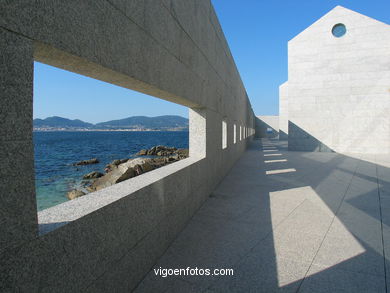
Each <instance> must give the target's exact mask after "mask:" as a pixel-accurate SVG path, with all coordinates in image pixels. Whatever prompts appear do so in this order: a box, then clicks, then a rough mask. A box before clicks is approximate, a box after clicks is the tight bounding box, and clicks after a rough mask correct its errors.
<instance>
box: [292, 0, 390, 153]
mask: <svg viewBox="0 0 390 293" xmlns="http://www.w3.org/2000/svg"><path fill="white" fill-rule="evenodd" d="M338 23H343V24H344V25H345V26H346V29H347V33H346V34H345V35H344V36H343V37H341V38H336V37H334V36H333V35H332V32H331V30H332V28H333V26H334V25H336V24H338ZM389 112H390V26H389V25H387V24H384V23H381V22H379V21H376V20H374V19H371V18H369V17H367V16H364V15H361V14H359V13H356V12H353V11H351V10H348V9H345V8H343V7H340V6H338V7H336V8H335V9H333V10H332V11H330V12H329V13H328V14H327V15H325V16H324V17H323V18H321V19H319V20H318V21H317V22H315V23H314V24H313V25H311V26H310V27H309V28H307V29H306V30H305V31H303V32H302V33H301V34H299V35H298V36H297V37H295V38H294V39H292V40H291V41H290V42H289V43H288V119H289V129H288V143H289V149H290V150H305V151H336V152H350V153H389V151H390V120H389V119H390V115H389Z"/></svg>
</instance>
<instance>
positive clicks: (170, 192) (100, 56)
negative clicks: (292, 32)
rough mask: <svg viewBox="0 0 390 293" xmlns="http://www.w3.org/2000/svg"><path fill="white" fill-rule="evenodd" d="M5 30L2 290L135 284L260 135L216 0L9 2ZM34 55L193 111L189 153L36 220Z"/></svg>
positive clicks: (0, 143)
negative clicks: (237, 135)
mask: <svg viewBox="0 0 390 293" xmlns="http://www.w3.org/2000/svg"><path fill="white" fill-rule="evenodd" d="M0 36H1V38H0V39H1V41H0V52H1V55H0V56H1V57H0V65H1V66H0V71H1V74H0V88H1V99H0V106H1V107H0V115H1V116H0V118H1V119H2V121H3V124H4V125H3V127H2V130H1V131H2V133H1V136H0V159H1V161H2V164H3V167H2V169H1V171H0V173H1V176H0V178H1V179H0V180H1V182H0V183H1V187H0V203H1V205H0V223H1V228H0V235H1V237H0V280H1V282H0V291H1V292H29V293H32V292H129V291H131V290H132V289H133V288H134V287H136V285H137V284H138V282H139V281H140V280H141V279H142V278H143V277H144V275H145V274H146V273H147V272H148V271H149V270H150V268H151V267H152V266H153V265H154V264H155V262H156V261H157V259H158V258H159V257H160V256H161V255H162V254H163V253H164V251H165V250H166V249H167V247H168V246H169V244H170V243H171V242H172V241H173V240H174V239H175V237H176V235H177V234H178V233H179V232H180V231H181V230H182V229H183V228H184V227H185V225H186V223H187V222H188V220H189V219H190V218H191V216H192V215H193V214H194V212H195V211H197V210H198V209H199V208H200V207H201V205H202V203H203V202H204V201H205V200H206V198H207V197H208V196H209V194H210V193H211V192H212V191H213V190H214V188H215V187H216V186H217V184H218V183H219V182H220V181H221V180H222V179H223V177H224V176H225V175H226V173H227V172H228V171H229V170H230V169H231V168H232V166H233V164H234V163H235V162H236V160H237V159H238V158H239V157H240V156H241V154H242V153H243V152H244V151H245V150H246V147H247V145H248V143H249V142H250V141H251V139H252V135H253V129H254V127H255V125H254V121H255V120H254V119H255V118H254V114H253V111H252V108H251V105H250V102H249V99H248V96H247V94H246V91H245V88H244V86H243V84H242V81H241V78H240V75H239V73H238V70H237V68H236V65H235V63H234V60H233V57H232V55H231V53H230V50H229V47H228V45H227V42H226V39H225V37H224V35H223V32H222V29H221V27H220V25H219V22H218V19H217V17H216V14H215V11H214V9H213V7H212V5H211V3H210V1H209V0H200V1H199V0H190V1H178V0H161V1H160V0H157V1H152V0H147V1H140V0H130V1H128V0H97V1H92V0H91V1H89V0H87V1H60V0H55V1H45V0H38V1H27V0H16V1H1V2H0ZM34 60H35V61H39V62H42V63H46V64H48V65H52V66H56V67H59V68H63V69H66V70H69V71H72V72H75V73H79V74H82V75H86V76H89V77H92V78H95V79H99V80H102V81H105V82H109V83H112V84H116V85H119V86H122V87H125V88H129V89H132V90H137V91H140V92H143V93H146V94H149V95H152V96H156V97H158V98H162V99H165V100H168V101H171V102H174V103H179V104H181V105H184V106H187V107H190V108H191V109H190V158H188V159H185V160H182V161H180V162H177V163H174V164H171V165H169V166H166V167H163V168H160V169H158V170H154V171H151V172H148V173H146V174H144V175H142V176H137V177H135V178H132V179H129V180H126V181H124V182H121V183H119V184H116V185H114V186H111V187H109V188H106V189H103V190H100V191H97V192H94V193H90V194H88V195H86V196H83V197H80V198H77V199H75V200H72V201H69V202H66V203H64V204H61V205H58V206H55V207H53V208H50V209H46V210H44V211H41V212H39V213H38V216H37V212H36V203H35V194H34V166H33V144H32V93H33V91H32V85H33V83H32V81H33V80H32V78H33V74H32V73H33V61H34ZM113 102H115V101H114V100H113ZM223 120H224V121H226V122H227V148H226V149H223V150H222V148H221V140H222V130H221V124H222V121H223ZM233 124H236V125H237V127H238V128H237V129H239V126H241V127H245V128H246V129H247V135H246V138H245V139H244V138H243V139H242V140H239V139H237V143H233V137H234V135H233V131H234V130H233V129H234V128H233ZM249 130H251V133H249ZM21 178H22V179H23V180H21ZM38 227H39V232H38ZM38 234H39V235H38ZM179 283H180V282H179ZM181 286H183V288H185V287H186V284H185V283H184V284H183V283H181ZM187 287H188V286H187Z"/></svg>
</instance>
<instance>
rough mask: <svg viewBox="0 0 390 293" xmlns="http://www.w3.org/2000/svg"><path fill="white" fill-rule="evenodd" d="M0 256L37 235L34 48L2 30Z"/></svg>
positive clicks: (23, 40)
mask: <svg viewBox="0 0 390 293" xmlns="http://www.w3.org/2000/svg"><path fill="white" fill-rule="evenodd" d="M0 40H1V41H0V51H1V57H0V120H1V121H2V127H1V130H0V160H1V162H2V166H1V168H0V235H1V237H0V256H1V255H2V254H3V253H6V251H5V250H6V249H7V248H12V247H14V246H16V245H18V244H20V242H24V241H29V240H31V239H34V238H35V237H37V234H38V232H37V227H36V221H37V216H36V213H37V211H36V203H35V195H34V192H35V188H34V157H33V147H32V90H33V89H32V76H33V46H32V42H31V40H29V39H26V38H24V37H23V36H20V35H17V34H14V33H12V32H9V31H6V30H4V29H2V28H0Z"/></svg>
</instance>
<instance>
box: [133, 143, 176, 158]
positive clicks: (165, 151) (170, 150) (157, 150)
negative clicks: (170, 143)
mask: <svg viewBox="0 0 390 293" xmlns="http://www.w3.org/2000/svg"><path fill="white" fill-rule="evenodd" d="M176 151H178V149H177V148H175V147H167V146H163V145H158V146H154V147H152V148H151V149H149V150H141V151H139V152H138V153H137V156H160V157H163V156H170V155H173V154H174V153H175V152H176Z"/></svg>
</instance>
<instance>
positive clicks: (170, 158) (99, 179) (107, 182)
mask: <svg viewBox="0 0 390 293" xmlns="http://www.w3.org/2000/svg"><path fill="white" fill-rule="evenodd" d="M137 156H154V157H149V158H135V159H121V160H114V161H113V162H111V163H110V164H108V165H107V166H106V167H105V172H106V173H105V174H102V173H100V172H97V171H94V172H91V173H88V174H86V175H84V177H83V179H84V180H88V181H87V183H86V185H85V188H84V189H83V190H78V189H74V190H71V191H70V192H68V194H67V197H68V199H75V198H77V197H80V196H83V195H85V194H87V193H88V192H93V191H97V190H100V189H103V188H106V187H108V186H111V185H114V184H116V183H119V182H122V181H124V180H127V179H130V178H132V177H135V176H138V175H141V174H143V173H146V172H149V171H152V170H154V169H157V168H160V167H163V166H165V165H168V164H171V163H173V162H176V161H179V160H182V159H185V158H188V149H176V148H171V147H166V146H155V147H153V148H151V149H150V150H141V151H140V152H138V153H137ZM93 160H97V159H93ZM89 161H92V160H87V161H81V162H78V163H76V164H77V166H79V165H86V163H82V162H89ZM81 163H82V164H81ZM76 164H75V165H76ZM91 164H93V163H91Z"/></svg>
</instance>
